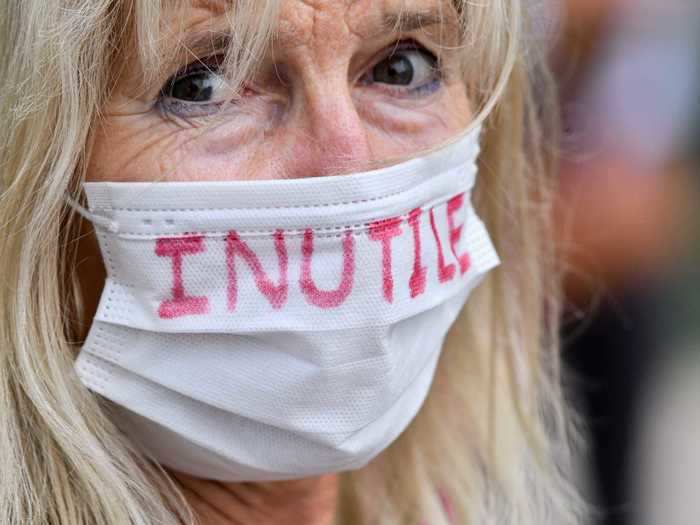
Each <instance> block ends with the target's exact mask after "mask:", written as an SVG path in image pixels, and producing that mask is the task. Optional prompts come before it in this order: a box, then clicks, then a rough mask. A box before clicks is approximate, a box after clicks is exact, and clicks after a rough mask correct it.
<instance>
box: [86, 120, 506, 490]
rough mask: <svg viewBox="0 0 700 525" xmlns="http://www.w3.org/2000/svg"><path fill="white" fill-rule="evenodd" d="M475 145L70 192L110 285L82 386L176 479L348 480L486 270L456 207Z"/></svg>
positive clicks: (397, 425)
mask: <svg viewBox="0 0 700 525" xmlns="http://www.w3.org/2000/svg"><path fill="white" fill-rule="evenodd" d="M478 137H479V130H478V129H476V130H474V131H473V132H471V133H470V134H468V135H466V136H465V137H464V138H462V139H460V140H459V141H458V142H456V143H453V144H451V145H449V146H447V147H445V148H443V149H441V150H439V151H436V152H434V153H431V154H429V155H427V156H425V157H422V158H417V159H413V160H410V161H407V162H404V163H402V164H398V165H395V166H391V167H388V168H384V169H380V170H375V171H371V172H366V173H358V174H351V175H342V176H333V177H314V178H305V179H295V180H275V181H233V182H185V183H181V182H167V183H87V184H85V190H86V193H87V197H88V202H89V207H90V212H86V211H85V210H82V212H83V213H84V214H86V215H87V216H88V217H89V218H90V219H91V220H92V221H93V222H94V223H95V226H96V231H97V236H98V239H99V242H100V248H101V251H102V256H103V259H104V262H105V265H106V267H107V276H108V277H107V282H106V285H105V289H104V292H103V294H102V298H101V300H100V304H99V308H98V311H97V314H96V315H95V319H94V321H93V324H92V328H91V330H90V333H89V335H88V338H87V341H86V342H85V345H84V346H83V348H82V350H81V352H80V355H79V356H78V359H77V362H76V370H77V372H78V375H79V376H80V378H81V380H82V381H83V383H84V384H85V385H87V386H88V387H89V388H90V389H91V390H93V391H94V392H97V393H99V394H101V395H103V396H105V397H106V398H108V399H110V400H112V401H113V402H114V403H116V404H117V405H118V407H117V412H116V414H115V417H116V420H117V421H116V422H117V424H118V425H119V426H120V427H121V428H122V430H123V431H124V432H125V433H126V434H127V435H128V436H129V437H130V438H131V439H132V440H133V441H134V442H135V443H137V444H138V445H139V446H141V447H142V448H143V449H144V450H145V451H146V452H147V453H149V454H151V455H152V456H153V458H154V459H155V460H157V461H158V462H160V463H161V464H163V465H165V466H167V467H170V468H173V469H175V470H178V471H181V472H184V473H187V474H191V475H194V476H199V477H204V478H209V479H217V480H222V481H267V480H281V479H292V478H301V477H307V476H313V475H318V474H322V473H328V472H338V471H342V470H351V469H356V468H360V467H362V466H364V465H365V464H366V463H368V462H369V461H370V460H371V459H372V458H374V457H375V456H376V455H377V454H379V453H380V452H381V451H383V450H384V449H385V448H386V447H388V446H389V444H391V443H392V442H393V441H394V440H395V439H396V438H397V437H398V436H399V434H401V432H402V431H403V430H404V429H405V428H406V426H407V425H408V424H409V423H410V422H411V420H412V419H413V418H414V416H415V415H416V413H417V412H418V410H419V408H420V407H421V405H422V403H423V401H424V399H425V397H426V395H427V393H428V390H429V388H430V384H431V381H432V379H433V375H434V372H435V368H436V364H437V361H438V357H439V355H440V349H441V347H442V344H443V341H444V338H445V335H446V334H447V332H448V329H449V328H450V326H451V325H452V324H453V322H454V321H455V319H456V317H457V315H458V314H459V312H460V310H461V309H462V307H463V305H464V303H465V301H466V300H467V297H468V295H469V294H470V292H471V291H472V289H473V288H474V287H475V286H476V285H477V284H478V283H479V282H480V281H481V280H482V279H483V277H484V275H485V274H486V272H488V271H489V270H490V269H491V268H493V267H495V266H497V265H498V264H499V262H500V261H499V258H498V256H497V254H496V252H495V250H494V247H493V245H492V243H491V241H490V239H489V236H488V234H487V232H486V229H485V228H484V225H483V223H482V222H481V221H480V220H479V218H478V217H477V216H476V215H475V212H474V209H473V208H472V205H471V200H470V197H471V189H472V187H473V184H474V181H475V178H476V163H475V160H476V158H477V155H478V151H479V146H478Z"/></svg>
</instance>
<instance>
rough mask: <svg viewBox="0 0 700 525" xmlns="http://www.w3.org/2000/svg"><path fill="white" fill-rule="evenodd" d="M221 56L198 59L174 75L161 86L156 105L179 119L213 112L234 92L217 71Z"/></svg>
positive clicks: (232, 97) (218, 70) (232, 96)
mask: <svg viewBox="0 0 700 525" xmlns="http://www.w3.org/2000/svg"><path fill="white" fill-rule="evenodd" d="M222 61H223V57H222V56H220V55H219V56H214V57H209V58H205V59H203V60H199V61H197V62H195V63H192V64H190V65H188V66H187V67H186V68H185V69H184V70H182V71H181V72H178V73H176V74H175V75H173V76H172V77H170V79H168V81H167V82H166V83H165V84H164V85H163V87H162V88H161V90H160V94H159V97H158V104H159V105H160V106H161V107H162V108H163V109H165V110H166V111H167V112H170V113H174V114H176V115H180V116H201V115H206V114H209V113H211V112H213V111H214V110H215V109H216V108H217V107H218V106H220V105H221V104H223V103H225V102H231V101H233V100H234V98H235V93H233V90H232V89H231V88H230V86H229V84H228V82H227V81H226V79H225V77H224V75H223V74H222V73H221V72H220V68H221V63H222Z"/></svg>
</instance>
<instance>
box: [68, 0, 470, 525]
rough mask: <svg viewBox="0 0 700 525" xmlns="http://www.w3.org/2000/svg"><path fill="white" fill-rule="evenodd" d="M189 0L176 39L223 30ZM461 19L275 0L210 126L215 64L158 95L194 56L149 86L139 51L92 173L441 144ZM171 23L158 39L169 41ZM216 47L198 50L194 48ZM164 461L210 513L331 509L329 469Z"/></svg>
mask: <svg viewBox="0 0 700 525" xmlns="http://www.w3.org/2000/svg"><path fill="white" fill-rule="evenodd" d="M193 4H194V5H193V6H191V7H187V8H185V9H184V11H180V10H174V9H172V10H166V11H165V12H166V17H170V18H172V20H170V19H168V20H166V21H165V24H164V27H173V26H177V27H181V28H182V29H183V33H182V34H180V35H176V36H179V38H180V39H183V38H187V37H188V35H192V34H195V33H198V34H201V33H202V32H203V31H212V30H215V31H217V32H223V31H225V21H226V19H225V17H224V16H222V15H223V12H222V9H221V7H222V6H221V5H219V2H217V1H213V0H209V1H202V0H199V1H197V2H193ZM439 9H441V11H442V18H440V16H439V13H440V10H439ZM399 12H403V13H404V15H405V16H406V18H405V23H404V27H403V28H402V29H401V30H392V27H391V26H393V23H392V20H393V19H395V17H396V16H397V15H398V13H399ZM456 23H457V14H456V12H455V10H454V8H453V7H452V5H451V3H450V2H448V1H445V0H283V1H282V8H281V12H280V17H279V19H278V21H277V26H276V28H275V38H274V46H273V49H272V50H271V51H270V52H269V53H268V55H267V56H266V57H265V58H264V59H263V63H262V64H261V67H260V70H259V72H258V73H257V74H256V76H255V78H253V79H251V81H250V82H249V83H247V84H246V87H245V89H244V91H243V94H242V98H241V100H240V101H239V102H238V103H237V104H236V106H235V107H233V108H229V109H227V110H226V111H225V112H224V114H223V117H222V116H219V117H217V120H216V123H215V124H214V125H212V126H210V127H209V128H208V129H206V131H203V127H202V125H203V123H204V122H206V121H207V118H208V117H210V116H211V115H210V114H209V113H210V112H211V108H210V107H208V106H203V105H202V104H201V103H200V104H199V105H198V104H197V103H196V102H195V100H200V101H212V100H214V101H218V102H221V101H224V100H226V88H225V87H223V85H222V84H221V83H220V82H219V83H218V84H217V80H219V79H220V77H217V75H216V74H212V73H202V71H201V70H200V71H199V72H197V73H192V70H190V72H189V73H188V74H184V75H181V76H180V78H176V79H175V82H170V83H169V85H168V88H167V89H166V94H167V95H169V96H166V97H160V103H159V104H155V105H154V101H157V100H158V99H159V93H160V92H161V88H162V87H163V84H165V83H166V82H167V81H168V79H169V78H171V77H172V76H173V75H174V74H176V73H177V72H178V71H177V70H178V69H179V68H182V66H184V65H186V64H187V63H188V62H193V61H194V59H193V57H191V56H190V57H189V60H188V61H186V62H185V63H184V64H179V65H178V66H176V68H175V70H170V71H165V72H163V75H162V76H163V79H162V83H163V84H160V85H155V86H152V87H150V88H147V89H145V90H143V89H140V86H139V82H138V79H139V78H143V74H142V73H141V72H139V71H138V67H137V66H135V65H134V64H136V63H137V62H136V61H135V60H134V61H131V62H132V63H130V62H127V63H126V64H125V68H124V70H123V74H122V75H121V76H120V78H119V80H118V82H117V86H116V89H115V91H114V93H113V95H112V97H111V99H110V100H109V102H108V104H107V107H106V108H105V109H104V118H103V121H102V122H101V123H100V125H99V126H98V128H97V129H96V130H95V134H94V146H93V150H92V153H91V157H90V162H89V166H88V179H89V180H92V181H154V180H168V181H191V180H243V179H275V178H299V177H309V176H327V175H337V174H341V173H347V172H353V171H360V170H363V169H367V168H368V167H370V166H373V165H375V164H376V163H380V162H386V161H392V160H394V159H398V158H401V157H406V156H408V155H413V154H415V153H416V152H418V151H420V150H421V149H425V148H429V147H432V146H435V145H437V144H439V143H440V142H442V141H445V140H447V139H449V138H451V137H453V136H455V135H456V134H457V133H459V132H461V131H462V130H463V129H464V128H465V127H466V126H467V125H468V124H469V122H470V120H471V118H472V111H471V106H470V103H469V99H468V97H467V94H466V90H465V86H464V83H463V80H462V75H461V72H460V71H459V65H458V53H459V51H458V50H457V49H455V48H456V46H457V44H458V35H457V27H456ZM170 36H171V35H168V36H164V38H163V44H164V45H168V44H169V43H170V44H171V45H172V42H171V41H169V40H168V39H169V38H170ZM392 52H393V56H392ZM210 55H211V51H210V52H209V53H207V52H206V50H205V51H202V52H199V53H198V55H197V56H198V57H199V58H200V59H202V60H206V59H207V57H209V56H210ZM436 57H439V61H438V60H436ZM188 75H189V76H188ZM209 86H217V87H215V88H214V89H213V91H212V90H206V88H207V87H209ZM188 97H189V99H188ZM82 244H83V246H82V247H81V252H82V256H81V263H80V268H79V274H80V275H81V279H82V285H83V289H84V290H85V295H86V311H87V314H88V318H91V317H90V315H89V314H90V311H91V310H93V311H94V308H95V306H96V302H97V299H98V298H99V292H100V289H101V286H102V283H103V282H104V270H103V268H102V264H101V261H100V259H99V250H98V249H97V246H96V245H95V243H94V238H92V237H91V236H90V237H89V238H87V239H86V240H84V241H83V243H82ZM87 328H88V327H84V329H85V330H87ZM172 474H173V476H174V478H175V480H176V481H177V482H178V483H179V484H180V485H181V487H182V488H183V490H184V494H185V496H186V497H187V499H188V502H189V503H190V504H191V506H192V507H193V509H194V511H195V513H196V514H197V515H198V516H199V518H200V520H201V522H202V523H203V524H204V525H232V524H251V523H255V524H258V525H271V524H277V523H304V524H307V525H327V524H330V523H332V519H333V514H334V512H335V509H336V501H337V494H338V476H337V475H336V474H328V475H324V476H319V477H314V478H309V479H302V480H292V481H283V482H270V483H223V482H216V481H210V480H203V479H195V478H193V477H191V476H188V475H185V474H181V473H176V472H173V473H172Z"/></svg>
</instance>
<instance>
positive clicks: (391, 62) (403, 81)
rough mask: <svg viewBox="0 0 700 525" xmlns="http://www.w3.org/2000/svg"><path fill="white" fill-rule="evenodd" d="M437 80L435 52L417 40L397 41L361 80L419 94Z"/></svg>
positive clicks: (368, 83)
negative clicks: (388, 52) (388, 53)
mask: <svg viewBox="0 0 700 525" xmlns="http://www.w3.org/2000/svg"><path fill="white" fill-rule="evenodd" d="M440 80H441V72H440V67H439V61H438V59H437V57H436V56H435V55H433V54H432V53H431V52H430V51H428V50H427V49H425V48H424V47H422V46H421V45H420V44H418V43H417V42H401V43H399V44H396V45H394V46H393V47H392V50H391V54H390V55H389V56H387V57H386V58H384V59H382V60H381V61H380V62H378V63H377V64H376V65H375V66H374V67H373V68H372V69H371V71H369V72H368V73H367V74H366V75H365V76H364V77H363V78H362V79H361V83H362V84H363V85H365V86H367V85H371V84H381V85H383V86H386V87H387V88H390V89H394V90H396V89H399V90H401V91H405V92H409V93H412V94H420V93H425V92H432V91H435V90H436V89H438V88H439V87H440Z"/></svg>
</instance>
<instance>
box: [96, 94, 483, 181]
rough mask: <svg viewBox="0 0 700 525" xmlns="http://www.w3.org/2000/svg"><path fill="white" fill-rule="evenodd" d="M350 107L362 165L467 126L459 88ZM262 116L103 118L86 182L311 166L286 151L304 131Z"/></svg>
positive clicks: (312, 151) (242, 174)
mask: <svg viewBox="0 0 700 525" xmlns="http://www.w3.org/2000/svg"><path fill="white" fill-rule="evenodd" d="M264 107H267V105H265V106H264ZM355 107H356V110H357V114H358V118H359V119H360V120H361V125H362V126H363V127H364V128H365V132H366V136H367V140H368V143H369V144H370V145H371V156H372V157H373V159H367V160H375V161H381V160H383V159H386V158H396V157H401V156H404V155H411V154H413V153H415V151H416V150H418V149H424V148H425V149H427V148H431V147H434V146H436V145H438V144H439V143H441V142H444V141H445V140H448V139H450V138H452V137H453V136H455V135H456V134H458V133H460V132H461V131H462V130H464V128H465V127H466V126H467V125H468V124H469V122H470V121H471V119H472V111H471V105H470V103H469V100H468V98H467V96H466V92H465V89H464V87H463V86H462V85H458V84H453V85H449V86H445V88H444V89H443V90H442V91H441V92H440V93H439V94H436V96H435V97H429V98H428V99H425V100H409V99H406V100H401V101H398V100H396V99H392V98H391V97H377V96H374V95H371V94H367V95H358V96H356V97H355ZM268 113H269V112H268V111H262V110H261V111H257V110H256V111H252V110H250V111H246V113H245V114H242V113H240V112H239V113H236V114H229V115H222V116H221V117H220V118H219V120H218V122H210V125H208V126H204V125H202V124H198V125H197V126H196V127H195V126H193V125H184V124H183V123H180V124H175V123H171V122H166V121H164V120H163V118H162V117H161V116H159V115H157V114H143V113H138V114H136V113H135V114H133V115H119V116H115V115H112V116H109V115H108V116H107V117H106V121H105V122H104V123H103V125H101V126H98V127H97V130H98V131H97V133H96V135H95V142H94V147H93V152H92V155H91V158H90V163H89V168H88V180H90V181H115V182H119V181H124V182H125V181H136V182H138V181H142V182H145V181H159V180H160V181H164V180H167V181H197V180H199V181H205V180H246V179H247V180H250V179H275V178H282V177H284V176H285V175H284V174H285V173H294V172H296V171H298V170H295V169H294V168H295V167H294V165H295V164H308V165H310V166H311V165H314V162H313V161H314V159H311V158H307V157H310V156H314V155H319V152H318V148H310V147H307V148H306V149H309V151H306V149H305V147H304V144H307V143H309V141H308V140H303V141H302V142H303V144H297V145H296V146H294V147H291V146H290V144H293V143H296V142H298V140H296V139H295V137H297V136H303V135H304V133H300V130H302V131H303V128H304V125H305V124H304V123H303V122H301V121H300V122H295V121H294V120H295V119H292V120H291V121H290V120H287V119H285V118H283V117H280V116H279V115H278V114H277V113H279V111H278V110H275V112H273V113H274V114H268ZM331 117H332V116H329V118H331ZM283 121H284V122H283ZM282 122H283V123H282ZM291 153H293V154H291Z"/></svg>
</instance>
